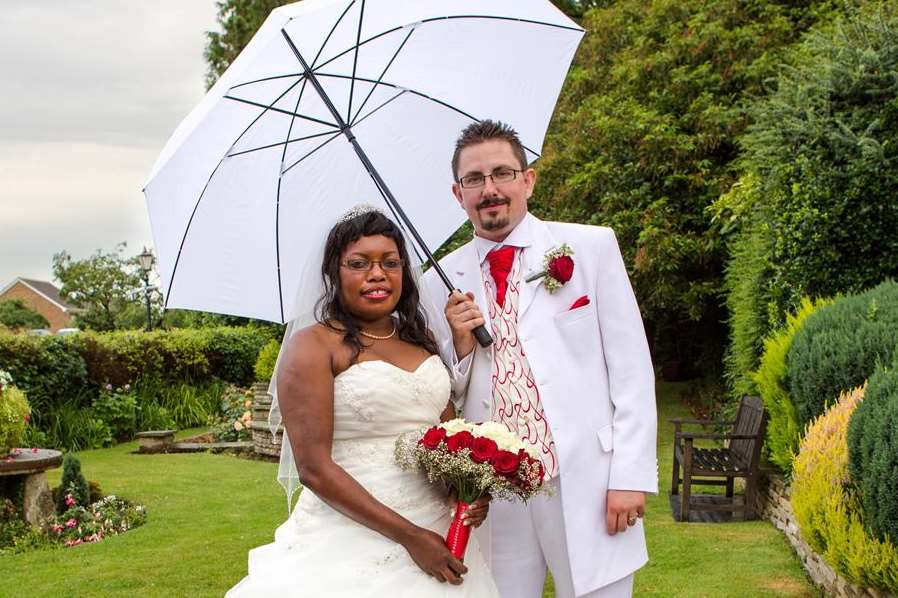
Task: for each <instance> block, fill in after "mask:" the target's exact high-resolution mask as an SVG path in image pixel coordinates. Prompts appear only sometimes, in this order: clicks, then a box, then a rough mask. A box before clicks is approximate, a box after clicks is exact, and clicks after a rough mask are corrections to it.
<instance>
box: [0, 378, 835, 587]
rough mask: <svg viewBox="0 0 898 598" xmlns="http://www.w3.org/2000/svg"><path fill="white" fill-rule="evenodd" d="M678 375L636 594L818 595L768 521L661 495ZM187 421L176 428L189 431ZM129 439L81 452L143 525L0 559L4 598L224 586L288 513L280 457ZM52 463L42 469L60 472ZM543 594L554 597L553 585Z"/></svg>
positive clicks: (677, 408) (664, 397)
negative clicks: (682, 515) (716, 512)
mask: <svg viewBox="0 0 898 598" xmlns="http://www.w3.org/2000/svg"><path fill="white" fill-rule="evenodd" d="M686 388H687V387H685V386H684V385H673V384H663V385H661V386H660V387H659V397H658V398H659V407H660V418H659V423H660V425H659V429H660V431H661V434H660V438H659V445H658V456H659V475H660V477H661V490H662V491H661V493H660V494H659V495H658V496H653V497H651V498H650V499H649V502H648V508H647V512H646V529H647V536H648V543H649V555H650V559H651V560H650V561H649V564H648V565H647V566H646V567H644V568H643V569H641V570H640V571H639V573H637V575H636V583H635V589H634V594H635V595H636V596H640V597H641V596H664V597H676V596H683V597H687V596H688V597H693V596H695V597H698V596H714V597H717V596H740V597H741V596H746V595H751V596H816V595H817V593H816V591H815V590H814V588H813V586H812V585H811V584H810V583H809V582H808V580H807V578H806V577H805V575H804V570H803V569H802V567H801V564H800V562H799V561H798V558H797V557H796V556H795V554H794V553H793V552H792V550H791V548H790V547H789V545H788V542H787V540H786V539H785V537H784V536H783V535H782V534H781V533H779V532H777V531H776V530H775V529H774V528H773V527H772V526H771V525H770V524H768V523H766V522H760V521H758V522H747V523H729V524H701V523H690V524H679V523H675V522H674V521H673V518H672V517H671V514H670V507H669V506H668V502H667V484H669V480H670V478H669V476H670V467H671V455H670V453H671V448H670V447H671V443H672V433H671V429H670V428H671V426H670V425H669V424H667V423H666V420H667V418H668V417H676V416H682V415H687V413H686V409H685V407H683V406H682V404H681V403H680V402H679V401H678V399H677V397H678V396H679V393H680V392H683V391H684V390H686ZM195 432H196V431H188V432H184V433H182V434H181V436H184V435H189V434H192V433H195ZM135 449H136V443H127V444H123V445H119V446H117V447H114V448H111V449H104V450H96V451H84V452H82V453H80V454H79V457H80V458H81V462H82V469H83V471H84V472H85V474H86V475H87V477H88V478H89V479H92V480H96V481H97V482H99V483H100V485H101V486H102V487H103V489H104V491H106V492H107V493H114V494H117V495H121V496H124V497H126V498H129V499H132V500H135V501H138V502H140V503H143V504H144V505H146V507H147V511H148V522H147V524H146V525H144V526H143V527H140V528H137V529H135V530H132V531H129V532H128V533H126V534H123V535H121V536H117V537H114V538H111V539H108V540H105V541H103V542H101V543H99V544H91V545H84V546H78V547H76V548H70V549H65V550H51V551H40V552H32V553H29V554H23V555H14V556H8V557H2V558H0V597H5V596H17V597H22V598H26V597H32V596H34V597H39V596H59V595H77V596H85V597H91V596H104V597H105V596H141V597H142V596H167V597H168V596H191V597H194V596H198V597H199V596H221V595H223V594H224V592H225V591H227V589H228V588H229V587H231V586H232V585H233V584H234V583H236V582H237V581H238V580H239V579H240V578H241V577H242V576H243V575H245V573H246V553H247V551H248V550H249V549H250V548H253V547H255V546H259V545H261V544H266V543H268V542H271V540H272V537H273V533H274V529H275V528H276V527H277V526H278V525H279V524H280V523H281V522H282V521H283V520H284V518H285V517H286V502H285V500H284V494H283V492H282V491H281V488H280V486H278V484H277V482H276V480H275V474H276V470H277V466H276V465H275V464H272V463H267V462H261V461H247V460H242V459H237V458H235V457H231V456H228V455H213V454H205V453H202V454H180V455H178V454H172V455H152V456H149V455H136V454H132V451H134V450H135ZM59 474H60V471H59V470H55V471H54V472H51V474H50V475H49V478H50V484H51V485H55V484H58V482H59ZM544 596H545V598H554V591H553V590H552V588H551V583H549V584H548V586H547V589H546V592H545V594H544Z"/></svg>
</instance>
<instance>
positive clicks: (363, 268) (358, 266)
mask: <svg viewBox="0 0 898 598" xmlns="http://www.w3.org/2000/svg"><path fill="white" fill-rule="evenodd" d="M374 264H380V269H381V270H383V271H384V272H399V271H400V270H402V266H404V265H405V261H404V260H403V259H402V258H398V257H388V258H384V259H382V260H369V259H368V258H365V257H354V258H350V259H348V260H346V261H345V262H340V265H341V266H345V267H347V268H349V269H350V270H352V271H353V272H368V271H369V270H371V268H372V267H374Z"/></svg>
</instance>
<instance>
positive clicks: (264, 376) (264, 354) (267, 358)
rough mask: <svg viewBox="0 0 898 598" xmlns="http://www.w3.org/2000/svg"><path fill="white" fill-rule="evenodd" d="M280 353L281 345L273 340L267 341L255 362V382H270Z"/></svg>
mask: <svg viewBox="0 0 898 598" xmlns="http://www.w3.org/2000/svg"><path fill="white" fill-rule="evenodd" d="M280 351H281V343H280V342H279V341H277V340H274V339H272V340H270V341H268V344H267V345H265V346H264V347H262V350H261V351H259V358H258V359H257V360H256V367H255V371H256V380H258V381H259V382H268V381H269V380H271V376H272V375H273V374H274V366H275V364H276V363H277V360H278V353H280Z"/></svg>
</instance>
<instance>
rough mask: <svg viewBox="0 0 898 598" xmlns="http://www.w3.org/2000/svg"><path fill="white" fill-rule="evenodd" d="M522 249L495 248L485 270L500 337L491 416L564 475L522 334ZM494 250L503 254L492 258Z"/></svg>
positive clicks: (549, 469)
mask: <svg viewBox="0 0 898 598" xmlns="http://www.w3.org/2000/svg"><path fill="white" fill-rule="evenodd" d="M521 253H522V252H521V251H518V250H516V248H514V247H503V248H501V249H499V250H496V251H493V252H491V253H490V254H488V255H487V259H486V260H485V261H484V266H483V269H482V274H483V281H484V287H485V291H486V296H487V297H489V301H488V306H489V316H490V324H491V325H492V329H493V339H494V343H493V346H492V350H493V373H492V380H491V386H492V407H491V414H492V415H491V419H492V420H493V421H496V422H500V423H502V424H504V425H505V427H506V428H508V430H509V431H511V432H515V433H516V434H517V435H518V436H520V438H521V439H522V440H523V441H524V442H526V443H528V444H531V445H533V446H534V447H535V448H536V449H537V452H538V453H539V456H540V460H541V461H542V463H543V467H544V469H545V471H546V479H549V478H552V477H555V476H556V475H558V457H557V453H556V450H555V441H554V440H553V439H552V430H551V429H550V428H549V422H548V421H546V416H545V413H544V412H543V405H542V400H541V399H540V395H539V388H537V386H536V381H535V380H534V379H533V372H532V371H531V370H530V364H529V363H528V361H527V356H526V355H525V354H524V348H523V346H521V342H520V340H519V339H518V299H519V297H520V294H519V292H518V291H519V287H520V284H521V262H522V260H521ZM493 254H497V255H496V256H495V257H493V258H492V259H490V256H491V255H493ZM494 264H495V265H494ZM506 264H507V267H506ZM487 265H488V267H487ZM494 291H495V292H494Z"/></svg>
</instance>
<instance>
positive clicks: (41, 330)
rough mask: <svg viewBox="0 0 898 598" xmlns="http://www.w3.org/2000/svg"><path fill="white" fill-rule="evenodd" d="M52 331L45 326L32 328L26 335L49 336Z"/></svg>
mask: <svg viewBox="0 0 898 598" xmlns="http://www.w3.org/2000/svg"><path fill="white" fill-rule="evenodd" d="M52 334H53V333H52V332H50V331H49V330H47V329H46V328H32V329H31V330H29V331H28V336H50V335H52Z"/></svg>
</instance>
